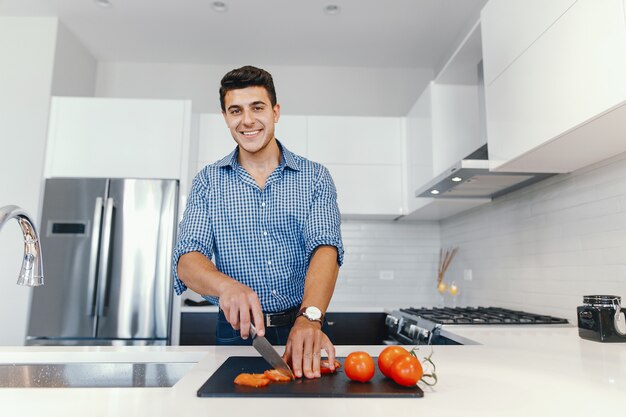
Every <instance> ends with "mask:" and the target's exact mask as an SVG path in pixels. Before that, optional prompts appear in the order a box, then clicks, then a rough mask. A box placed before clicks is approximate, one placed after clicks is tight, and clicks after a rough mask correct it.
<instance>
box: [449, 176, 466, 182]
mask: <svg viewBox="0 0 626 417" xmlns="http://www.w3.org/2000/svg"><path fill="white" fill-rule="evenodd" d="M450 179H451V180H452V181H454V182H461V181H463V178H461V177H452V178H450Z"/></svg>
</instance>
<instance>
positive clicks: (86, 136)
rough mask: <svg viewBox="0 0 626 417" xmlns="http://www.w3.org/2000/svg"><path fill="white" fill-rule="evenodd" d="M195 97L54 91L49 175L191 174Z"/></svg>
mask: <svg viewBox="0 0 626 417" xmlns="http://www.w3.org/2000/svg"><path fill="white" fill-rule="evenodd" d="M190 121H191V103H190V102H189V101H179V100H143V99H141V100H140V99H113V98H93V97H53V98H52V103H51V108H50V124H49V128H48V144H47V149H46V166H45V176H46V177H136V178H177V179H182V180H183V181H182V183H183V184H184V182H185V180H186V178H187V175H188V163H189V138H190Z"/></svg>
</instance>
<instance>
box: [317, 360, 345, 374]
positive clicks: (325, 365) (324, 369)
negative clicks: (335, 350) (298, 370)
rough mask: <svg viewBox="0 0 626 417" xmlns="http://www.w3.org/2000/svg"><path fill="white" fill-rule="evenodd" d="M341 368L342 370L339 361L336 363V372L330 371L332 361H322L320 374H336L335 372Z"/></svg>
mask: <svg viewBox="0 0 626 417" xmlns="http://www.w3.org/2000/svg"><path fill="white" fill-rule="evenodd" d="M339 368H341V363H339V362H338V361H335V370H333V371H331V370H330V361H329V360H328V359H322V360H321V361H320V373H321V374H322V375H324V374H332V373H335V371H336V370H337V369H339Z"/></svg>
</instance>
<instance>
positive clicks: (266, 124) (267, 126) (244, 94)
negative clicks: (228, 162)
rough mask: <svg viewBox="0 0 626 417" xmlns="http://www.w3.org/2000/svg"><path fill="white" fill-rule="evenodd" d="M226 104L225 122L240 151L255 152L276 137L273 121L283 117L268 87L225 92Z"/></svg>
mask: <svg viewBox="0 0 626 417" xmlns="http://www.w3.org/2000/svg"><path fill="white" fill-rule="evenodd" d="M224 107H225V108H226V111H225V112H223V115H224V119H225V120H226V125H227V126H228V129H230V133H231V135H232V136H233V139H235V142H237V144H238V145H239V151H240V153H241V152H247V153H251V154H256V153H258V152H259V151H261V150H263V149H264V148H265V147H266V146H267V144H268V143H270V141H271V140H272V139H274V123H276V122H278V118H279V117H280V106H279V105H278V104H276V105H275V106H274V107H272V103H271V102H270V98H269V95H268V94H267V90H266V89H265V88H263V87H246V88H241V89H237V90H230V91H228V92H227V93H226V95H225V96H224Z"/></svg>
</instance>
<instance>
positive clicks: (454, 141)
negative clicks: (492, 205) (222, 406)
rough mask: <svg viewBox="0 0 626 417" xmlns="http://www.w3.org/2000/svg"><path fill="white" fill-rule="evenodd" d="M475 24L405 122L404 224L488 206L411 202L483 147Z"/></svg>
mask: <svg viewBox="0 0 626 417" xmlns="http://www.w3.org/2000/svg"><path fill="white" fill-rule="evenodd" d="M481 57H482V54H481V38H480V23H479V22H477V23H476V24H475V25H474V26H473V27H472V29H471V30H470V31H469V33H468V34H467V36H466V37H465V38H464V39H463V41H462V42H461V44H460V45H459V46H458V47H457V48H456V50H455V51H454V52H453V53H452V55H451V57H450V59H449V60H448V61H447V63H446V65H444V67H443V69H442V70H441V71H440V73H439V74H438V75H437V77H436V78H435V80H434V81H432V82H431V83H430V84H429V85H428V87H427V88H426V89H425V90H424V92H423V93H422V94H421V96H420V97H419V98H418V100H417V102H416V103H415V105H414V106H413V107H412V108H411V110H410V111H409V113H408V114H407V117H406V144H405V176H406V181H405V184H406V188H405V191H404V194H405V200H406V209H405V217H404V218H403V219H405V220H440V219H444V218H446V217H450V216H452V215H454V214H457V213H460V212H462V211H465V210H468V209H470V208H473V207H476V206H478V205H481V204H485V203H487V202H489V201H490V199H487V198H480V199H467V198H464V199H450V198H446V199H445V200H443V199H442V200H438V199H434V198H424V197H415V192H416V190H418V189H421V188H423V187H425V186H426V184H428V183H430V182H431V181H432V180H433V178H435V177H437V176H439V175H440V174H442V173H443V172H444V171H447V170H448V169H449V168H450V167H451V166H452V165H453V164H454V163H456V162H458V161H459V160H461V159H463V158H465V157H466V156H468V155H469V154H471V153H473V152H474V151H476V150H477V149H479V148H480V147H481V146H482V145H484V144H485V142H486V138H485V133H484V124H483V123H481V118H482V117H483V111H482V109H481V105H482V103H481V99H480V89H479V66H480V61H481Z"/></svg>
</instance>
